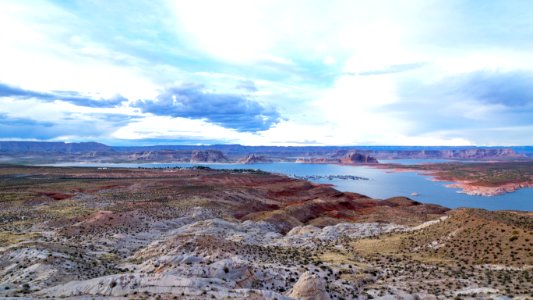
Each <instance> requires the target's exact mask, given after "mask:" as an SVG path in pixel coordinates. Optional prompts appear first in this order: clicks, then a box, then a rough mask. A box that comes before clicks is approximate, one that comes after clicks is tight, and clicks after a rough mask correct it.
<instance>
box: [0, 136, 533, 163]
mask: <svg viewBox="0 0 533 300" xmlns="http://www.w3.org/2000/svg"><path fill="white" fill-rule="evenodd" d="M531 156H533V147H530V146H521V147H470V146H468V147H444V146H442V147H434V146H427V147H426V146H291V147H289V146H243V145H203V146H196V145H157V146H130V147H117V146H108V145H104V144H101V143H96V142H83V143H63V142H26V141H2V142H0V161H4V162H26V163H46V162H93V163H96V162H194V163H202V162H207V163H232V162H233V163H234V162H241V163H267V162H276V161H278V162H279V161H285V162H301V163H338V164H361V163H363V164H372V163H377V162H378V160H380V159H456V160H510V159H513V160H514V159H525V158H527V157H531Z"/></svg>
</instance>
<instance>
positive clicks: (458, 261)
mask: <svg viewBox="0 0 533 300" xmlns="http://www.w3.org/2000/svg"><path fill="white" fill-rule="evenodd" d="M0 187H1V189H0V270H1V271H0V296H2V297H25V298H29V299H42V298H72V299H86V298H87V299H92V298H98V299H103V298H117V299H118V298H121V299H379V298H382V299H396V298H398V297H400V298H403V299H421V298H422V299H436V298H439V299H442V298H457V299H462V298H496V297H497V296H509V297H514V298H517V299H529V298H531V297H533V295H532V294H531V291H532V290H533V284H532V282H533V280H532V277H533V269H532V265H533V250H532V249H533V215H532V214H531V213H527V212H511V211H505V212H504V211H501V212H490V211H485V210H479V209H456V210H449V209H447V208H444V207H441V206H437V205H430V204H422V203H418V202H416V201H413V200H410V199H407V198H401V197H397V198H391V199H385V200H377V199H370V198H368V197H366V196H364V195H359V194H355V193H342V192H339V191H336V190H335V189H333V188H331V187H329V186H326V185H318V184H313V183H310V182H307V181H304V180H300V179H294V178H288V177H285V176H280V175H274V174H268V173H264V172H260V171H249V170H211V169H208V168H190V169H177V168H176V169H118V168H117V169H105V168H100V169H98V168H52V167H24V166H14V165H3V166H2V167H1V168H0Z"/></svg>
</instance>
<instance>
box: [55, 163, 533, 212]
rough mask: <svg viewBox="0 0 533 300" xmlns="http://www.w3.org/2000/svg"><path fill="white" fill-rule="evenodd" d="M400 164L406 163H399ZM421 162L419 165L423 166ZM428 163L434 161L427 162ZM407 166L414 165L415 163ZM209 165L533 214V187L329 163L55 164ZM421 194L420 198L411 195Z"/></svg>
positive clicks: (377, 193) (372, 193) (452, 204)
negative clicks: (457, 182)
mask: <svg viewBox="0 0 533 300" xmlns="http://www.w3.org/2000/svg"><path fill="white" fill-rule="evenodd" d="M394 162H396V163H403V161H402V162H401V161H398V160H395V161H394ZM423 162H424V161H422V160H420V161H417V162H416V163H423ZM425 162H434V161H431V160H425ZM405 163H413V161H412V160H409V161H406V162H405ZM198 165H202V166H208V167H210V168H213V169H259V170H263V171H267V172H273V173H281V174H285V175H289V176H311V175H318V176H327V175H352V176H358V177H365V178H368V180H343V179H337V178H332V179H331V180H329V179H327V178H319V179H314V180H312V181H314V182H317V183H328V184H333V185H334V186H335V188H336V189H338V190H340V191H345V192H356V193H360V194H363V195H367V196H369V197H372V198H376V199H386V198H389V197H394V196H406V197H409V198H411V199H414V200H417V201H420V202H426V203H434V204H440V205H443V206H446V207H449V208H456V207H475V208H485V209H489V210H506V209H508V210H525V211H533V188H528V189H520V190H518V191H516V192H514V193H507V194H503V195H498V196H492V197H484V196H470V195H466V194H462V193H458V191H459V190H458V189H453V188H447V187H445V185H446V184H449V183H450V182H441V181H431V180H430V179H431V178H430V177H428V176H425V175H421V174H418V173H416V172H399V173H394V172H391V171H390V170H384V169H377V168H372V167H367V166H341V165H328V164H299V163H268V164H253V165H246V164H187V163H177V164H156V163H150V164H80V163H68V164H55V166H87V167H132V168H137V167H147V168H150V167H153V168H158V167H191V166H198ZM412 193H417V194H418V195H417V196H411V194H412Z"/></svg>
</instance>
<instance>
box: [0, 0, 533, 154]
mask: <svg viewBox="0 0 533 300" xmlns="http://www.w3.org/2000/svg"><path fill="white" fill-rule="evenodd" d="M532 50H533V2H532V1H529V0H523V1H518V0H493V1H483V0H446V1H442V0H439V1H433V0H405V1H393V0H390V1H383V0H373V1H359V0H347V1H335V0H331V1H330V0H328V1H326V0H321V1H318V0H294V1H293V0H283V1H282V0H268V1H267V0H265V1H263V0H239V1H233V0H226V1H216V0H212V1H205V0H195V1H166V0H151V1H106V0H79V1H76V0H72V1H59V0H57V1H37V0H35V1H34V0H27V1H17V0H12V1H9V0H0V140H28V141H65V142H80V141H98V142H102V143H106V144H109V145H155V144H244V145H280V146H286V145H428V146H435V145H442V146H445V145H447V146H454V145H479V146H495V145H502V146H507V145H533V51H532Z"/></svg>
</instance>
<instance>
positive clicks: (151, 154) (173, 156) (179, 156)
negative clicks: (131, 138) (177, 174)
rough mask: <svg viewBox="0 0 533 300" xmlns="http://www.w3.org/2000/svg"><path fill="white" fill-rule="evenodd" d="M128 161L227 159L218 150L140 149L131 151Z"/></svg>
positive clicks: (214, 160)
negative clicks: (139, 150) (140, 150)
mask: <svg viewBox="0 0 533 300" xmlns="http://www.w3.org/2000/svg"><path fill="white" fill-rule="evenodd" d="M127 160H128V161H152V162H191V163H202V162H209V163H215V162H228V159H227V158H226V157H225V156H224V154H223V153H222V152H220V151H216V150H207V151H199V150H196V151H174V150H159V151H142V152H135V153H131V154H129V155H128V156H127Z"/></svg>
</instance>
